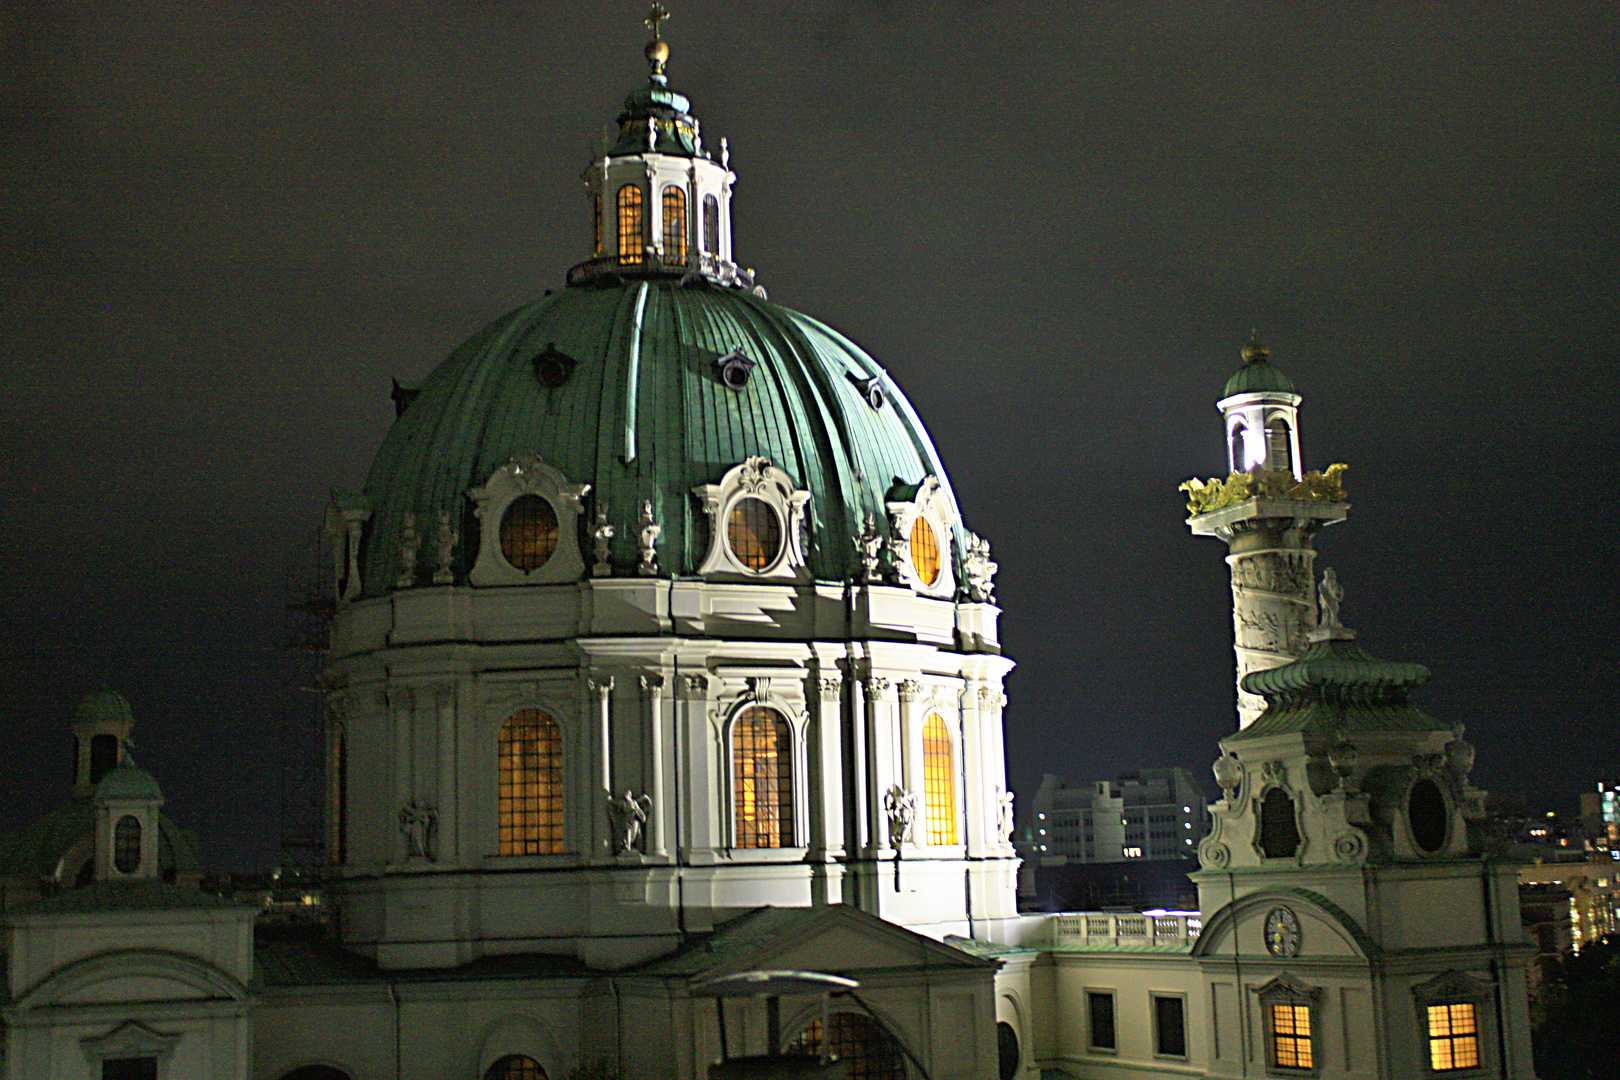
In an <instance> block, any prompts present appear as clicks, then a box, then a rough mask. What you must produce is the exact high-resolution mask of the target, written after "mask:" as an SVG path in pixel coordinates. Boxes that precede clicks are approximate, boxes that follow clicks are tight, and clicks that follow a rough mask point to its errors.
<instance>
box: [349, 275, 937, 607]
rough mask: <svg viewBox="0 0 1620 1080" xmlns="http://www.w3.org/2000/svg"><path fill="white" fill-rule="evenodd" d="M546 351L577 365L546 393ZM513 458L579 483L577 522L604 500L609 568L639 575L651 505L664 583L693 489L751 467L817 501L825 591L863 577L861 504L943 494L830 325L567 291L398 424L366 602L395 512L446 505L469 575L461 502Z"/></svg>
mask: <svg viewBox="0 0 1620 1080" xmlns="http://www.w3.org/2000/svg"><path fill="white" fill-rule="evenodd" d="M643 290H645V292H643ZM548 350H550V351H548ZM733 352H740V353H741V354H742V355H743V356H744V357H745V358H747V359H748V360H752V361H754V362H755V363H756V365H757V366H755V367H754V368H753V370H752V373H751V374H750V376H749V377H748V379H747V382H746V385H745V386H743V388H742V389H741V390H740V391H739V390H733V389H729V388H728V387H727V386H726V385H725V384H724V383H723V382H722V381H721V376H720V368H719V367H718V365H717V363H716V361H717V360H719V359H720V358H722V357H725V356H727V355H729V354H731V353H733ZM556 353H561V354H564V356H565V357H566V358H568V359H569V360H572V361H575V362H576V363H575V366H573V367H572V369H571V372H570V373H569V374H568V376H567V377H566V381H564V382H563V383H562V384H561V385H560V386H555V387H554V388H548V387H547V386H546V385H544V384H543V383H542V381H541V380H540V378H539V377H537V374H536V366H535V361H536V358H538V357H540V356H541V355H542V354H545V355H547V356H549V357H552V358H553V359H555V354H556ZM525 451H533V452H535V453H538V454H539V455H540V457H541V458H542V459H544V460H545V461H546V462H547V463H548V464H550V465H552V466H553V467H555V468H557V469H558V470H560V471H561V472H562V473H563V474H564V475H565V476H567V478H568V479H569V480H570V481H572V482H576V483H587V484H590V485H592V491H591V493H590V495H589V496H588V502H587V508H586V515H587V516H586V520H587V521H589V520H592V519H593V516H594V513H595V509H596V507H597V506H599V505H602V504H603V503H605V504H606V506H607V508H608V511H609V520H610V522H611V524H612V525H613V526H614V528H615V530H616V535H615V536H614V539H613V543H612V557H613V560H614V562H615V563H616V564H620V565H633V564H634V561H635V558H636V542H637V541H636V538H637V533H638V529H639V524H638V515H639V512H640V507H641V504H642V501H643V500H651V501H652V504H653V511H654V514H655V516H656V517H657V519H658V521H659V523H660V524H661V525H662V527H663V534H662V537H661V539H660V541H659V547H658V552H659V560H660V562H661V564H662V565H663V566H664V568H665V571H666V573H674V574H676V575H681V574H689V573H692V572H694V571H695V569H696V567H697V565H698V564H699V563H700V562H701V561H702V559H703V556H704V554H705V551H706V543H707V538H706V526H705V524H704V523H703V521H702V520H701V510H700V508H699V507H698V506H697V505H696V503H695V500H694V499H693V496H692V489H693V488H694V487H696V486H698V485H700V484H710V483H714V482H716V481H718V480H719V479H720V477H721V476H722V475H723V474H724V473H725V472H726V471H727V470H728V469H730V468H732V467H733V466H735V465H739V464H741V463H742V462H743V460H744V459H746V458H748V457H750V456H756V455H757V456H761V457H764V458H767V459H768V460H769V461H770V462H771V463H772V464H773V465H775V466H776V467H777V468H779V469H781V470H783V471H784V472H786V473H787V474H788V475H789V476H790V477H792V478H793V479H794V481H795V482H796V483H797V484H798V485H799V486H800V487H801V488H803V489H805V490H807V491H809V492H810V494H811V503H810V513H811V515H812V527H811V536H810V550H809V561H810V568H811V571H812V573H813V574H814V575H815V576H816V577H817V578H818V579H821V580H842V579H844V578H846V577H848V576H849V575H851V574H853V573H854V572H855V571H856V570H857V568H858V559H857V553H856V551H855V546H854V544H853V542H852V538H853V537H855V536H856V535H858V534H859V533H860V531H861V522H862V519H863V517H864V515H866V514H867V513H871V514H873V515H874V516H875V517H876V519H877V523H878V527H879V529H880V530H881V529H883V528H884V527H885V526H886V515H885V506H884V503H885V501H886V500H888V499H890V498H895V497H897V496H901V497H903V495H904V493H905V492H908V491H915V489H916V485H918V484H920V483H922V481H923V480H925V479H926V478H927V477H928V476H930V475H933V476H937V477H938V478H939V480H940V485H941V489H942V493H943V495H944V497H945V498H946V499H947V500H953V496H952V495H951V491H950V486H949V483H948V481H947V480H946V478H945V475H944V470H943V469H942V468H941V465H940V462H939V458H938V456H937V454H936V453H935V450H934V447H933V444H932V442H931V441H930V440H929V437H928V433H927V432H926V431H925V430H924V429H923V426H922V424H921V422H920V421H919V420H918V418H917V416H916V414H915V413H914V412H913V411H912V408H911V405H910V404H909V403H908V402H907V401H906V399H905V398H904V397H903V396H902V395H901V393H900V390H899V388H898V387H897V386H896V385H895V384H894V382H893V380H892V379H890V378H889V376H888V374H887V373H886V372H884V370H883V369H882V368H881V367H880V366H878V364H877V362H876V361H874V360H873V359H872V358H871V357H870V356H868V355H867V354H866V353H865V352H864V351H863V350H862V349H861V348H860V347H859V346H858V345H856V344H854V343H853V342H851V341H850V340H849V339H848V338H846V337H844V336H843V335H842V334H840V333H838V332H837V331H836V330H833V329H831V328H830V327H827V326H825V325H823V324H822V323H820V322H817V321H816V320H814V319H812V318H809V317H808V316H805V315H801V314H799V313H798V312H796V311H791V310H789V309H787V308H784V307H781V306H779V305H777V304H773V303H771V302H769V301H767V300H765V299H763V298H762V297H760V296H757V295H754V294H753V293H750V292H746V291H743V290H738V289H728V288H722V287H719V286H715V285H712V284H710V283H708V282H705V281H701V280H699V281H687V282H685V283H682V282H680V281H679V280H678V279H657V280H648V281H628V282H623V281H616V282H613V283H610V284H607V285H605V286H577V287H571V288H568V289H566V290H563V291H561V292H558V293H555V294H552V295H549V296H546V297H543V298H542V299H540V300H537V301H535V302H534V303H531V304H528V305H525V306H524V307H521V308H518V309H517V310H516V311H513V312H511V313H510V314H508V315H505V316H502V317H501V318H499V319H497V320H495V321H494V322H493V323H491V324H490V325H489V326H487V327H486V328H485V329H484V330H482V331H480V332H479V333H478V334H477V335H476V336H474V337H473V338H472V339H471V340H470V341H468V342H467V343H466V344H464V345H462V346H461V347H460V348H459V349H457V350H456V351H455V352H454V353H452V354H451V356H450V358H449V359H448V360H446V361H444V362H443V363H442V364H440V365H439V366H438V368H436V369H435V370H434V371H433V372H432V373H431V374H430V375H429V376H428V377H427V379H426V380H425V381H424V382H423V384H422V387H421V390H420V392H419V393H418V394H417V396H416V397H415V399H414V400H413V401H412V402H411V404H410V405H408V406H407V407H406V408H405V410H404V412H403V413H402V414H401V415H400V417H399V419H398V420H397V421H396V422H395V423H394V426H393V428H392V429H391V430H390V431H389V433H388V436H387V438H386V439H385V440H384V442H383V445H382V448H381V449H380V450H379V451H378V454H377V457H376V460H375V462H374V463H373V465H372V469H371V474H370V476H369V477H368V478H367V480H366V486H365V502H366V504H367V505H368V506H369V507H370V509H371V511H372V518H371V521H370V524H369V526H368V528H367V531H366V537H365V541H364V544H365V547H364V552H363V557H362V577H363V592H364V593H365V594H366V595H378V594H380V593H383V592H385V591H386V590H387V589H388V588H389V587H390V584H391V582H392V581H393V579H394V577H395V576H396V574H397V572H398V565H399V558H398V550H399V537H400V531H401V528H402V525H403V522H404V515H405V514H407V513H414V514H415V515H416V520H417V522H418V523H419V527H420V523H422V522H424V521H434V520H437V517H438V514H439V512H440V511H449V512H450V513H451V515H452V519H453V520H454V521H456V522H458V523H460V526H461V537H462V540H461V541H460V543H459V544H458V545H457V548H456V550H455V553H454V557H455V559H456V566H455V568H454V569H455V574H456V578H457V580H462V578H463V576H464V575H465V573H466V571H467V568H468V565H467V564H468V556H469V553H472V552H473V551H474V550H475V548H474V541H473V540H472V537H474V536H476V529H477V526H478V523H477V521H476V519H475V518H474V517H473V516H472V513H471V508H470V504H469V501H468V499H467V491H468V490H469V489H470V488H473V487H477V486H479V485H481V484H483V483H484V482H485V481H486V480H488V479H489V476H490V474H491V473H492V472H493V471H494V470H495V469H497V468H499V467H500V466H502V465H504V464H505V463H506V462H507V461H509V460H510V459H511V458H512V457H513V456H514V455H516V454H518V453H521V452H525ZM958 550H960V538H958Z"/></svg>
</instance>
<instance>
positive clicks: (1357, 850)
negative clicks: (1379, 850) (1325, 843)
mask: <svg viewBox="0 0 1620 1080" xmlns="http://www.w3.org/2000/svg"><path fill="white" fill-rule="evenodd" d="M1333 854H1334V855H1335V856H1337V857H1338V859H1339V861H1340V862H1356V861H1357V860H1359V859H1360V858H1361V857H1362V856H1364V855H1366V854H1367V839H1366V837H1364V836H1362V835H1361V834H1360V833H1358V832H1347V833H1341V834H1340V835H1339V838H1338V839H1337V840H1334V841H1333Z"/></svg>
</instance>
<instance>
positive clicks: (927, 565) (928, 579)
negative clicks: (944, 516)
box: [911, 515, 939, 585]
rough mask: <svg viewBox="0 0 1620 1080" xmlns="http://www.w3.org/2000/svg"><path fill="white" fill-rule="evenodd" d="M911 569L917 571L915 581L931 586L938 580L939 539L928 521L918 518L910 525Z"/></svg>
mask: <svg viewBox="0 0 1620 1080" xmlns="http://www.w3.org/2000/svg"><path fill="white" fill-rule="evenodd" d="M911 567H912V569H913V570H915V571H917V580H918V581H921V582H922V583H923V584H924V585H932V584H933V583H934V582H936V581H938V580H939V538H938V537H936V536H935V535H934V527H933V526H932V525H930V524H928V519H927V518H925V517H922V516H921V515H919V516H918V518H917V520H916V521H914V522H912V523H911Z"/></svg>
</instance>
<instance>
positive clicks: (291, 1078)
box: [281, 1065, 349, 1080]
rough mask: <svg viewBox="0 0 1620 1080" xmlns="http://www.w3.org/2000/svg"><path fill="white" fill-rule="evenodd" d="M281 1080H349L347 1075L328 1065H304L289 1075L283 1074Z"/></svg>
mask: <svg viewBox="0 0 1620 1080" xmlns="http://www.w3.org/2000/svg"><path fill="white" fill-rule="evenodd" d="M281 1080H349V1074H348V1073H346V1072H344V1071H343V1070H342V1069H334V1068H332V1066H330V1065H305V1066H304V1067H303V1068H300V1069H294V1070H293V1071H292V1072H290V1073H283V1074H282V1075H281Z"/></svg>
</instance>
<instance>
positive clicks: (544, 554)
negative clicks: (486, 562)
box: [501, 495, 557, 573]
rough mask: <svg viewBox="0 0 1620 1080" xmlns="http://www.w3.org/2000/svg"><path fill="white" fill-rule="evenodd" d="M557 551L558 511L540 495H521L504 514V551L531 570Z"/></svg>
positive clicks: (512, 560) (516, 564)
mask: <svg viewBox="0 0 1620 1080" xmlns="http://www.w3.org/2000/svg"><path fill="white" fill-rule="evenodd" d="M556 550H557V511H555V510H553V509H552V508H551V503H549V502H547V501H546V500H545V499H542V498H541V497H540V496H538V495H520V496H518V497H517V498H516V499H514V500H512V505H511V506H509V507H507V508H506V513H504V514H502V515H501V554H502V555H504V556H506V561H507V562H509V563H511V564H512V565H513V566H514V567H516V568H517V569H519V570H522V571H523V572H524V573H528V572H529V571H530V570H538V569H540V568H541V567H542V566H544V565H546V560H547V559H549V558H551V555H552V553H553V552H555V551H556Z"/></svg>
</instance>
